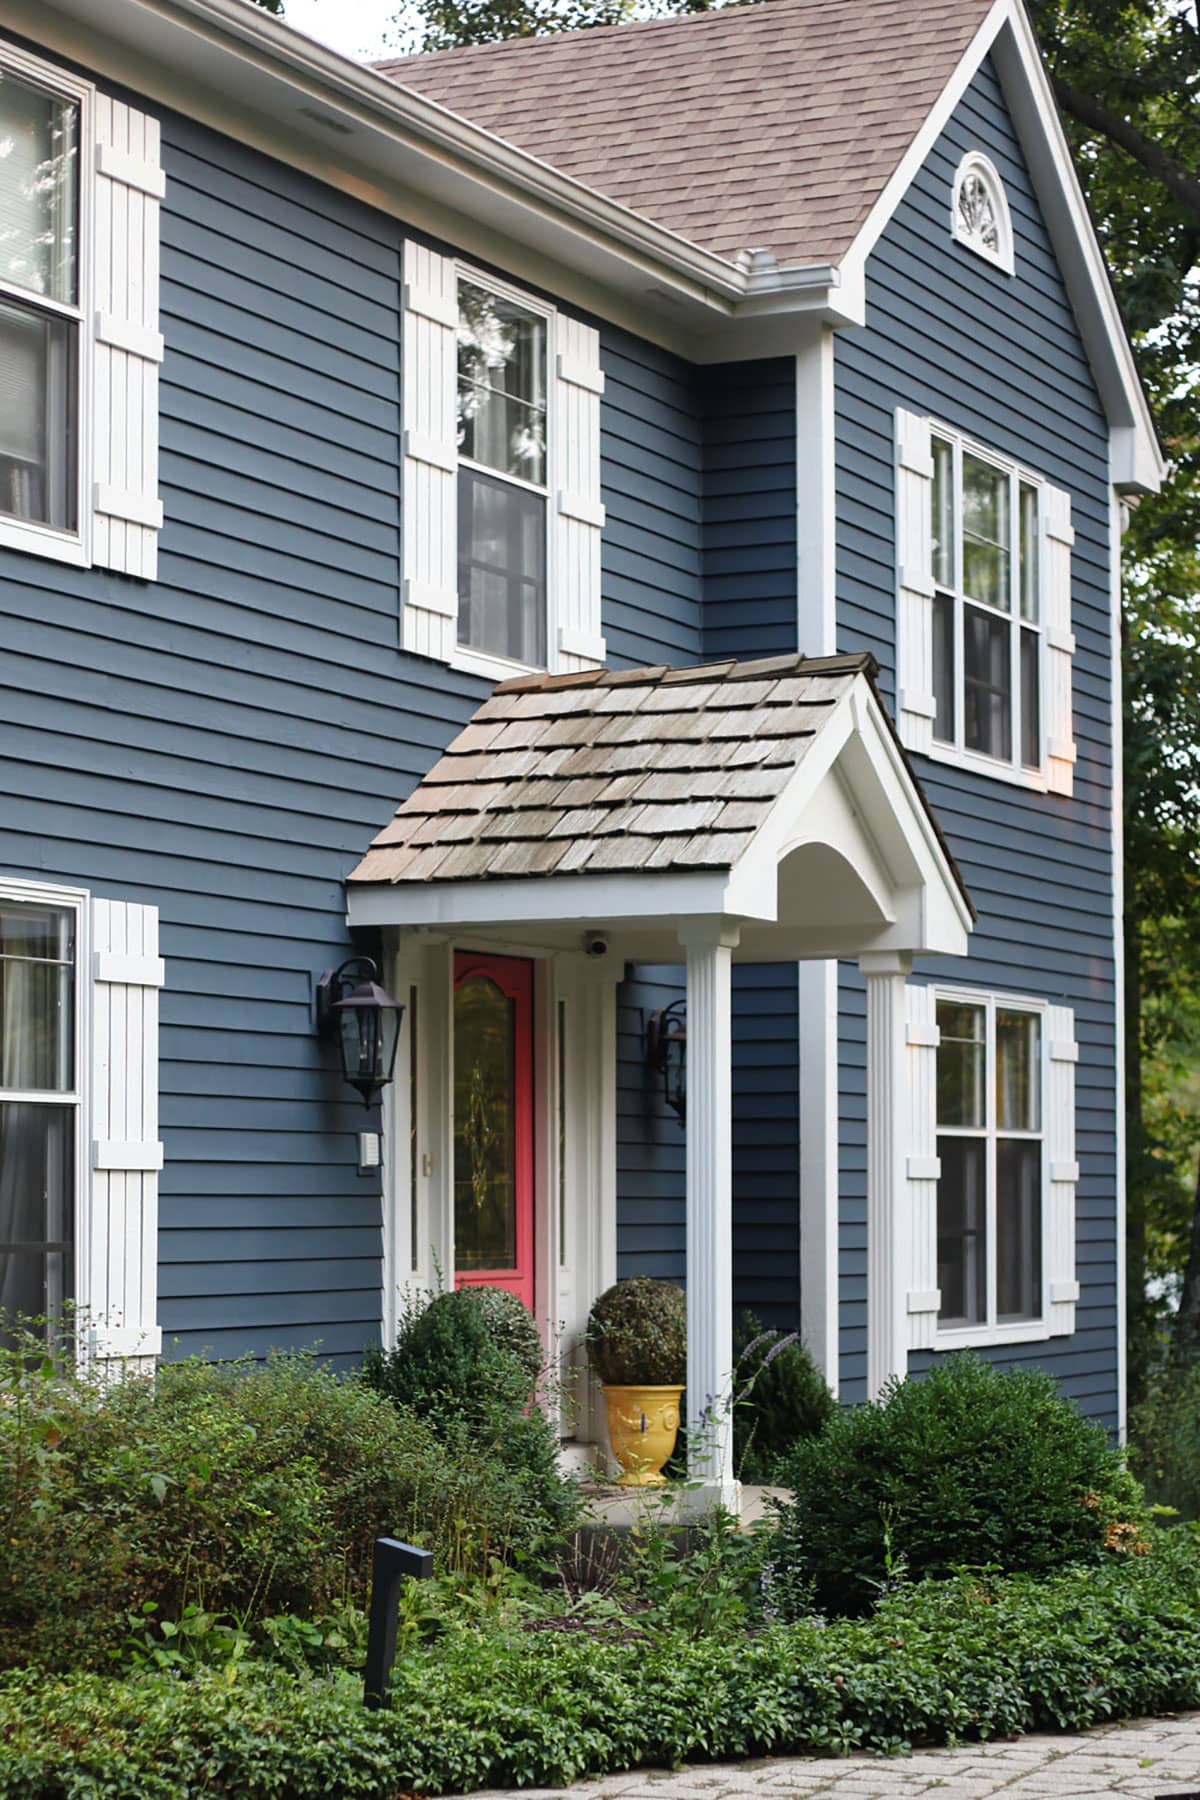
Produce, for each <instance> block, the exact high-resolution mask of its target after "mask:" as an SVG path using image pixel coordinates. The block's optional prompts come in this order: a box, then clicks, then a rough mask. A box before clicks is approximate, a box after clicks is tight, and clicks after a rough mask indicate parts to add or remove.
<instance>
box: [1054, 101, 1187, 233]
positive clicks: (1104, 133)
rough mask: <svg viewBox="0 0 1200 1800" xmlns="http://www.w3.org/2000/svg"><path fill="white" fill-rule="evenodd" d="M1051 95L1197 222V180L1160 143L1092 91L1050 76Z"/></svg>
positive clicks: (1066, 110)
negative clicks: (1139, 165)
mask: <svg viewBox="0 0 1200 1800" xmlns="http://www.w3.org/2000/svg"><path fill="white" fill-rule="evenodd" d="M1050 79H1051V80H1052V81H1053V83H1054V92H1055V96H1056V97H1057V99H1058V103H1059V105H1060V106H1061V107H1062V109H1063V111H1064V112H1069V113H1070V114H1071V116H1072V118H1075V119H1078V120H1079V123H1080V124H1081V125H1086V126H1087V127H1088V129H1089V131H1098V132H1099V133H1100V135H1101V137H1106V138H1107V139H1108V140H1109V142H1110V143H1112V144H1116V145H1117V146H1118V147H1119V148H1120V149H1122V150H1124V151H1126V152H1127V153H1128V154H1129V155H1130V156H1132V158H1133V160H1134V161H1135V162H1136V163H1140V164H1141V166H1142V168H1143V169H1145V171H1146V173H1147V174H1148V175H1152V176H1153V177H1154V179H1155V180H1156V181H1159V182H1161V183H1162V185H1163V187H1165V188H1166V190H1167V192H1168V193H1169V194H1170V195H1171V197H1172V199H1174V200H1177V201H1178V203H1179V205H1180V206H1182V207H1183V209H1184V211H1185V212H1186V213H1188V214H1190V215H1191V217H1192V218H1193V219H1194V220H1195V221H1196V223H1197V224H1198V225H1200V180H1197V178H1196V176H1194V175H1192V174H1189V172H1188V171H1187V170H1186V169H1185V168H1184V167H1183V166H1182V164H1180V163H1178V162H1176V161H1175V159H1174V157H1172V156H1168V154H1167V152H1166V151H1165V150H1164V149H1163V147H1162V145H1161V144H1158V143H1156V142H1155V141H1154V139H1153V138H1151V137H1147V135H1146V133H1145V132H1144V131H1141V130H1139V129H1138V127H1137V126H1136V125H1133V124H1131V123H1130V121H1129V120H1128V119H1124V118H1122V117H1121V114H1120V113H1118V112H1114V111H1113V110H1112V108H1111V107H1109V106H1106V105H1105V104H1104V102H1103V100H1097V99H1096V98H1095V96H1094V95H1093V94H1085V93H1083V92H1082V90H1081V89H1079V88H1077V87H1072V85H1071V83H1070V82H1069V81H1064V80H1063V78H1062V76H1061V75H1052V76H1051V78H1050Z"/></svg>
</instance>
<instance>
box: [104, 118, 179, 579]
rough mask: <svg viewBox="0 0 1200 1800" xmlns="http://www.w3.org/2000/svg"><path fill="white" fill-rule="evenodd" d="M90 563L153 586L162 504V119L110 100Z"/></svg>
mask: <svg viewBox="0 0 1200 1800" xmlns="http://www.w3.org/2000/svg"><path fill="white" fill-rule="evenodd" d="M94 116H95V130H94V138H95V143H94V154H95V185H94V192H93V200H94V204H93V212H92V234H93V240H94V245H95V255H94V259H93V267H94V271H95V289H94V302H95V319H94V322H93V324H94V329H93V342H92V351H91V354H92V383H91V389H92V394H91V399H92V409H91V413H92V483H93V487H92V504H93V518H92V561H93V562H94V563H95V564H97V565H98V566H99V567H100V568H105V569H116V570H118V571H119V572H120V573H122V574H125V575H137V576H140V577H141V578H142V579H143V580H147V581H152V580H153V579H154V577H155V575H156V574H157V570H158V533H159V531H160V530H161V528H162V522H163V512H162V504H161V501H160V500H159V495H158V371H159V365H160V363H161V362H162V359H163V340H162V336H161V333H160V331H159V318H158V286H159V204H160V202H161V200H162V197H163V192H164V180H163V172H162V163H161V157H160V134H159V125H158V120H157V119H153V118H151V117H150V116H149V115H148V114H146V113H142V112H138V111H137V110H136V109H135V108H134V107H132V106H126V105H124V103H123V102H121V101H119V100H112V99H110V98H109V97H108V95H106V94H97V96H96V102H95V115H94Z"/></svg>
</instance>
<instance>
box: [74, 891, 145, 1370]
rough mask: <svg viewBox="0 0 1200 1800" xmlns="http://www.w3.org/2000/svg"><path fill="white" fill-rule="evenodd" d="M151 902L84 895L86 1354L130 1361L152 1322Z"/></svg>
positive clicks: (140, 1353) (141, 1350)
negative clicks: (88, 968) (87, 970)
mask: <svg viewBox="0 0 1200 1800" xmlns="http://www.w3.org/2000/svg"><path fill="white" fill-rule="evenodd" d="M163 981H164V967H163V963H162V959H161V958H160V956H159V954H158V909H157V908H156V907H153V906H138V905H134V904H131V903H128V902H125V901H121V900H93V902H92V992H91V1001H92V1006H91V1084H90V1095H89V1100H90V1118H91V1198H90V1205H89V1207H88V1244H87V1252H86V1254H87V1261H88V1279H87V1282H86V1284H85V1297H86V1306H87V1315H88V1325H89V1328H90V1335H89V1342H90V1346H91V1354H92V1355H93V1356H94V1357H95V1358H97V1359H98V1360H101V1361H106V1360H118V1359H119V1360H121V1361H123V1362H130V1361H132V1362H136V1361H138V1360H141V1359H149V1358H152V1357H154V1356H156V1355H157V1354H158V1352H159V1350H160V1349H161V1347H162V1333H161V1331H160V1330H159V1327H158V1319H157V1313H158V1172H159V1170H160V1169H161V1168H162V1163H163V1152H162V1145H161V1143H160V1142H159V1139H158V994H159V989H160V988H161V987H162V985H163Z"/></svg>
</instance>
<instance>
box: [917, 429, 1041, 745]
mask: <svg viewBox="0 0 1200 1800" xmlns="http://www.w3.org/2000/svg"><path fill="white" fill-rule="evenodd" d="M932 450H933V481H932V484H931V488H930V504H931V507H932V521H931V523H932V544H933V582H934V590H935V591H934V600H933V702H934V718H933V736H934V740H935V742H937V743H939V744H944V745H947V746H952V747H954V748H956V749H958V750H960V751H964V752H966V753H967V754H968V755H971V756H979V757H988V758H991V759H993V760H994V761H996V762H999V763H1006V764H1008V765H1010V766H1015V767H1017V768H1021V769H1026V770H1030V771H1037V770H1039V769H1040V768H1041V766H1042V705H1041V685H1042V677H1041V665H1042V605H1041V574H1040V571H1041V548H1040V546H1041V520H1040V508H1041V501H1040V490H1039V485H1038V483H1037V482H1036V481H1035V480H1034V479H1033V478H1032V477H1030V476H1027V475H1024V474H1022V473H1021V472H1020V471H1019V470H1018V469H1016V468H1015V467H1014V466H1013V465H1012V464H1009V463H1004V462H1001V461H999V460H997V459H995V458H992V457H990V456H985V455H983V454H982V453H981V452H979V451H977V450H974V449H972V448H969V447H968V446H966V445H964V444H963V443H962V441H961V440H960V439H957V438H950V437H943V436H942V435H941V434H940V433H938V432H937V430H936V429H935V431H934V433H933V439H932Z"/></svg>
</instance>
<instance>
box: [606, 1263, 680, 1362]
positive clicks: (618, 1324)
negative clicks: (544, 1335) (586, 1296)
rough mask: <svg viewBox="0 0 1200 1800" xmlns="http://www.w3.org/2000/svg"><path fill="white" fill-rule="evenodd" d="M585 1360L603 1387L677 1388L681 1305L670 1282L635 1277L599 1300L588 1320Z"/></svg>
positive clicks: (678, 1289) (678, 1290)
mask: <svg viewBox="0 0 1200 1800" xmlns="http://www.w3.org/2000/svg"><path fill="white" fill-rule="evenodd" d="M587 1343H588V1357H589V1359H590V1361H591V1364H592V1367H593V1368H594V1369H595V1371H596V1373H597V1375H598V1376H599V1377H600V1379H601V1381H602V1382H603V1383H604V1384H605V1386H606V1387H682V1385H683V1383H684V1381H685V1380H686V1379H687V1302H686V1301H685V1299H684V1295H683V1289H682V1288H677V1287H676V1286H675V1285H674V1283H673V1282H670V1281H654V1280H652V1279H651V1278H650V1277H649V1276H647V1275H635V1276H634V1277H632V1279H630V1280H628V1281H618V1282H617V1284H616V1286H615V1287H610V1288H609V1289H607V1291H606V1292H605V1293H603V1294H601V1296H600V1298H599V1299H598V1300H597V1302H596V1304H595V1305H594V1306H593V1308H592V1312H591V1317H590V1318H589V1320H588V1334H587Z"/></svg>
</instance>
